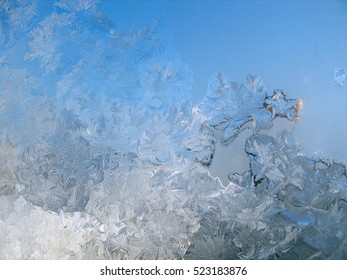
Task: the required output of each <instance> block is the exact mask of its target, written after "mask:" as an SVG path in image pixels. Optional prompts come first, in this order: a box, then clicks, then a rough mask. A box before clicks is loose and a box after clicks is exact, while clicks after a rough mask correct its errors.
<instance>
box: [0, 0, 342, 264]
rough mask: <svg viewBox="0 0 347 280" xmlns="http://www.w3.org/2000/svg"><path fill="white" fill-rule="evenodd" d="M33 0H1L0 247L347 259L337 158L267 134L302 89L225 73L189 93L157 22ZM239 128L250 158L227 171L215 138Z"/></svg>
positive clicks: (187, 76) (81, 253)
mask: <svg viewBox="0 0 347 280" xmlns="http://www.w3.org/2000/svg"><path fill="white" fill-rule="evenodd" d="M38 7H39V5H38V3H37V1H29V0H28V1H6V0H5V1H1V0H0V15H1V18H2V21H1V22H0V45H1V48H2V50H3V53H1V55H0V258H1V259H345V258H347V239H346V228H347V224H346V223H347V219H346V217H347V215H346V214H347V203H346V201H347V176H346V167H345V166H344V165H342V164H340V163H337V162H334V161H333V160H332V161H328V160H325V159H324V160H323V159H319V158H310V157H307V156H305V155H304V154H303V152H302V151H301V150H300V146H299V144H297V143H296V142H295V139H294V137H293V135H292V134H289V133H287V132H283V133H281V134H279V135H278V137H277V138H275V137H271V136H269V135H265V134H263V132H264V131H265V130H266V129H268V128H270V127H271V126H272V125H273V119H274V118H278V117H280V118H286V119H288V120H289V121H293V120H295V119H296V118H297V117H299V112H300V109H301V107H302V101H301V100H299V99H290V98H288V97H287V96H286V95H285V94H284V93H283V91H281V90H275V91H273V92H272V93H267V91H266V90H265V86H264V83H263V81H262V80H261V78H260V77H259V76H256V75H249V76H247V77H246V79H245V81H244V82H243V83H236V82H231V81H229V80H228V79H227V78H226V77H225V75H224V74H223V73H222V72H218V73H217V74H216V75H214V76H212V78H211V79H210V83H209V86H208V89H207V94H206V97H205V98H204V100H203V101H202V102H201V103H199V104H196V105H192V103H191V100H190V97H191V91H192V74H191V73H190V70H189V67H188V66H187V65H185V64H184V63H182V62H180V61H179V60H178V59H171V58H169V59H168V56H167V55H163V53H165V50H164V48H163V47H162V42H161V38H160V36H159V33H160V32H159V31H160V28H161V25H160V24H154V25H153V26H148V27H145V28H142V29H135V28H133V29H130V30H126V29H121V28H119V27H118V26H116V25H115V24H113V23H112V22H111V21H109V20H108V19H107V17H106V16H105V14H104V13H103V11H102V1H92V0H79V1H70V0H60V1H55V3H54V7H53V8H52V11H51V13H50V14H42V16H41V17H38V14H39V13H38ZM23 35H26V36H25V37H23V40H20V41H21V43H23V44H25V45H26V47H27V48H26V54H25V56H24V57H19V58H18V59H19V60H20V59H22V68H21V69H18V68H16V66H15V65H12V64H11V63H10V61H9V60H8V57H14V56H16V55H17V48H16V46H15V45H16V43H17V42H19V39H20V38H21V37H22V36H23ZM24 38H25V40H24ZM335 76H336V77H335V81H336V82H337V83H338V84H340V85H344V84H345V78H346V75H345V71H344V70H343V69H339V70H338V71H337V72H336V73H335ZM244 129H250V136H249V137H248V138H247V139H246V142H245V147H244V152H245V154H246V155H247V157H248V160H249V168H248V170H246V171H245V172H244V173H242V174H236V173H234V174H230V175H229V184H225V185H223V184H222V182H221V181H220V179H219V178H215V177H214V176H212V175H211V174H210V170H209V167H210V165H211V163H212V162H213V160H215V159H214V155H215V149H216V146H217V145H216V143H217V142H218V141H221V142H222V143H223V144H225V145H228V144H229V143H230V142H232V141H233V139H235V138H236V137H238V135H239V134H240V132H241V131H243V130H244ZM219 135H222V139H218V137H219ZM217 144H218V143H217ZM217 147H218V146H217ZM225 158H226V159H228V160H234V159H233V151H231V153H230V154H225Z"/></svg>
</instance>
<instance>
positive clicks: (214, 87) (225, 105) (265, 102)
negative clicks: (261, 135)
mask: <svg viewBox="0 0 347 280" xmlns="http://www.w3.org/2000/svg"><path fill="white" fill-rule="evenodd" d="M299 104H300V100H287V99H286V98H285V96H284V94H283V93H282V92H280V91H275V92H274V94H273V95H271V96H269V95H267V93H266V91H265V88H264V86H263V83H262V80H261V79H260V77H258V76H252V75H249V76H248V77H247V79H246V82H245V83H244V84H239V83H232V82H230V81H228V80H227V78H226V77H225V76H224V74H223V73H222V72H218V73H217V75H216V76H215V77H213V78H212V80H211V81H210V85H209V90H208V93H207V95H206V97H205V99H204V100H203V102H202V104H201V105H200V107H199V109H200V110H201V111H202V113H203V114H205V115H206V116H207V118H208V120H209V124H210V125H211V126H212V127H214V128H216V129H218V130H222V131H223V138H222V141H223V142H225V143H228V142H230V141H232V140H233V139H234V138H235V137H237V135H238V134H239V132H241V131H242V130H244V129H245V128H246V126H245V125H246V124H247V123H249V122H251V123H252V125H253V128H254V129H255V130H256V131H260V130H262V129H268V128H270V127H272V120H273V119H274V118H275V117H286V118H288V119H290V120H293V119H294V118H295V117H297V116H298V111H299V107H300V106H299ZM211 112H212V114H211ZM210 114H211V115H210Z"/></svg>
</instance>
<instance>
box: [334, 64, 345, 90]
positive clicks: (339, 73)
mask: <svg viewBox="0 0 347 280" xmlns="http://www.w3.org/2000/svg"><path fill="white" fill-rule="evenodd" d="M334 82H335V84H337V85H338V86H340V87H344V86H345V85H346V83H347V72H346V70H345V69H344V68H336V69H335V71H334Z"/></svg>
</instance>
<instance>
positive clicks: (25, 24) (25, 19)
mask: <svg viewBox="0 0 347 280" xmlns="http://www.w3.org/2000/svg"><path fill="white" fill-rule="evenodd" d="M37 2H38V1H37V0H25V1H11V0H2V1H1V2H0V16H1V21H0V47H1V48H3V47H4V48H9V47H12V46H13V45H14V44H15V43H16V41H17V40H18V39H19V38H20V37H22V36H23V35H24V34H26V32H27V31H28V30H29V29H30V28H31V27H32V25H33V23H34V22H35V20H36V19H37V17H38V3H37Z"/></svg>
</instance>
